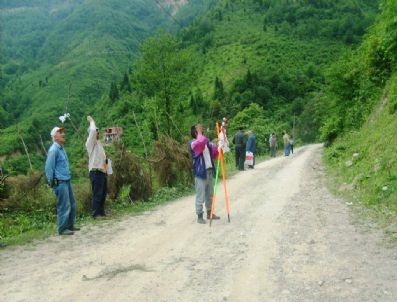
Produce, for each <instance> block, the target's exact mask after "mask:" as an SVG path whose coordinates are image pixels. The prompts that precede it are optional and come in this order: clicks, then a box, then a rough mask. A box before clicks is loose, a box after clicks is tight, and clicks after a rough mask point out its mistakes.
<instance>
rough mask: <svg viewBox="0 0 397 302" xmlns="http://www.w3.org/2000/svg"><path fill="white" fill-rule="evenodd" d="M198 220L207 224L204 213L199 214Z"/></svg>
mask: <svg viewBox="0 0 397 302" xmlns="http://www.w3.org/2000/svg"><path fill="white" fill-rule="evenodd" d="M197 222H198V223H200V224H205V220H204V218H203V213H201V214H198V215H197Z"/></svg>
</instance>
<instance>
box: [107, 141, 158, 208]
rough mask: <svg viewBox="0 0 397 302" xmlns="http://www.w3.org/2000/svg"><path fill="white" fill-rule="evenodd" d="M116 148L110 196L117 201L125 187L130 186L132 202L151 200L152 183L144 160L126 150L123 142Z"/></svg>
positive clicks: (109, 185)
mask: <svg viewBox="0 0 397 302" xmlns="http://www.w3.org/2000/svg"><path fill="white" fill-rule="evenodd" d="M115 148H116V155H115V158H114V159H113V161H112V166H113V175H111V176H110V177H109V184H108V189H109V196H110V197H111V198H112V199H116V198H117V197H118V195H119V193H120V190H121V188H122V187H123V186H130V192H129V198H130V200H132V201H136V200H147V199H149V197H150V196H151V195H152V183H151V179H150V175H149V173H148V172H147V171H146V169H145V167H144V165H143V164H142V159H141V158H139V157H137V156H136V155H134V154H132V153H130V152H129V151H128V150H126V149H125V148H124V146H123V144H122V143H121V142H120V143H115Z"/></svg>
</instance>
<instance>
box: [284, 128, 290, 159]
mask: <svg viewBox="0 0 397 302" xmlns="http://www.w3.org/2000/svg"><path fill="white" fill-rule="evenodd" d="M283 141H284V155H285V156H289V153H290V151H291V145H290V143H289V135H288V134H287V132H286V131H284V132H283Z"/></svg>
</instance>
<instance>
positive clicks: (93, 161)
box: [85, 116, 107, 219]
mask: <svg viewBox="0 0 397 302" xmlns="http://www.w3.org/2000/svg"><path fill="white" fill-rule="evenodd" d="M87 121H88V123H89V124H90V127H89V128H88V138H87V141H86V143H85V146H86V148H87V152H88V170H89V172H90V180H91V187H92V203H91V206H92V212H91V214H92V217H94V218H95V219H96V218H103V217H105V216H106V214H105V199H106V193H107V167H106V165H107V160H106V154H105V150H104V149H103V146H102V143H101V141H100V140H99V129H98V128H97V127H96V125H95V122H94V119H93V118H92V117H91V116H87Z"/></svg>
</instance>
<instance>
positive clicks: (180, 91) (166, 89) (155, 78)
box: [133, 33, 196, 135]
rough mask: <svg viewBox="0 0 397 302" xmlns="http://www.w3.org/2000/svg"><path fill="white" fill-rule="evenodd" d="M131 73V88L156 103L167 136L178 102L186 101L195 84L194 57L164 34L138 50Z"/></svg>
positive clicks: (149, 40) (172, 38) (169, 132)
mask: <svg viewBox="0 0 397 302" xmlns="http://www.w3.org/2000/svg"><path fill="white" fill-rule="evenodd" d="M141 51H142V56H141V57H140V58H139V59H138V60H137V63H136V65H135V69H134V73H133V81H134V85H135V86H134V87H136V88H137V90H138V92H140V93H142V94H143V95H144V96H146V97H150V98H154V99H156V100H157V102H159V106H158V107H159V108H161V110H162V111H163V112H162V113H163V114H162V116H163V117H164V118H165V128H166V133H167V134H169V135H170V134H171V129H172V127H173V124H174V122H173V120H172V115H173V113H174V110H175V108H176V107H177V104H178V102H181V101H183V100H187V99H188V95H189V93H190V91H191V89H190V88H191V85H192V84H193V83H194V82H195V78H196V73H195V71H194V68H193V67H194V56H193V53H192V52H191V51H188V50H186V49H183V48H182V47H181V44H180V42H179V41H178V40H177V39H175V38H174V37H173V36H171V35H170V34H168V33H160V34H158V35H157V36H155V37H152V38H149V39H148V40H147V41H146V42H145V43H144V44H143V46H142V48H141Z"/></svg>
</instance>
